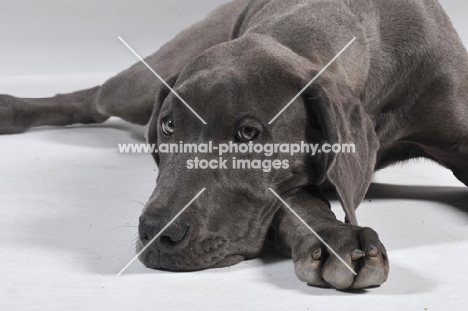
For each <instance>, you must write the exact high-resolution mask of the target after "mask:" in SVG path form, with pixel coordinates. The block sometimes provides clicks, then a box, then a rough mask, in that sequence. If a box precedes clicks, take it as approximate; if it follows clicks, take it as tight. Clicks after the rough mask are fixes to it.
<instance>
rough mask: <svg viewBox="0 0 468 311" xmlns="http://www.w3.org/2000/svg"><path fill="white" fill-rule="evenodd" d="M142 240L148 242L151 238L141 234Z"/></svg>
mask: <svg viewBox="0 0 468 311" xmlns="http://www.w3.org/2000/svg"><path fill="white" fill-rule="evenodd" d="M140 240H142V241H145V242H148V241H149V236H148V235H147V234H146V233H140Z"/></svg>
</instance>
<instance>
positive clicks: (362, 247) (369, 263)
mask: <svg viewBox="0 0 468 311" xmlns="http://www.w3.org/2000/svg"><path fill="white" fill-rule="evenodd" d="M285 201H286V202H287V203H288V205H289V206H290V207H291V208H292V209H294V210H295V211H296V213H297V214H299V216H300V217H301V218H302V219H303V220H304V221H305V222H306V223H307V224H308V225H309V226H310V227H311V228H312V229H313V230H314V231H315V232H316V233H317V234H318V235H319V236H320V237H321V238H322V239H323V240H324V241H325V242H326V243H327V244H328V245H329V246H330V247H331V248H332V249H333V250H334V251H335V252H336V253H337V254H338V255H339V256H340V257H341V258H342V259H343V260H344V261H345V262H346V263H347V264H348V265H349V266H350V267H351V268H352V269H353V270H354V271H355V272H356V273H357V275H356V276H355V275H354V274H353V273H352V272H351V271H350V269H349V268H348V267H346V265H344V264H343V262H341V261H340V260H339V259H338V258H337V257H336V256H335V255H334V254H333V252H332V251H330V250H329V249H328V248H327V246H325V245H324V244H323V243H322V242H321V241H320V240H319V239H318V238H317V237H316V236H315V235H314V234H313V233H312V232H311V231H310V230H309V229H308V228H307V227H306V226H305V225H304V224H303V223H302V222H301V221H300V220H299V219H298V218H297V217H296V216H295V215H294V214H293V213H292V212H291V211H290V210H289V209H288V208H286V207H282V208H281V209H280V210H279V212H278V213H277V215H276V216H275V220H274V222H273V227H274V229H275V233H276V234H275V246H276V249H277V251H278V253H279V254H280V255H283V256H292V259H293V262H294V268H295V272H296V275H297V277H298V278H299V279H300V280H301V281H303V282H306V283H307V284H309V285H314V286H321V287H334V288H337V289H341V290H344V289H362V288H366V287H372V286H378V285H381V284H382V283H384V282H385V281H386V279H387V276H388V271H389V264H388V258H387V253H386V250H385V247H384V246H383V244H382V243H381V242H380V240H379V237H378V235H377V233H376V232H375V231H374V230H372V229H370V228H363V227H359V226H353V225H350V224H345V223H343V222H341V221H339V220H337V219H336V217H335V215H334V214H333V212H332V211H331V209H330V207H329V204H328V202H327V200H326V199H325V197H323V195H321V193H320V191H319V190H318V189H316V188H315V187H310V188H304V189H302V190H301V191H300V192H299V193H297V194H296V195H294V196H293V197H290V198H288V199H286V200H285Z"/></svg>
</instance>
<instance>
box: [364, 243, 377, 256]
mask: <svg viewBox="0 0 468 311" xmlns="http://www.w3.org/2000/svg"><path fill="white" fill-rule="evenodd" d="M367 255H369V256H370V257H377V255H379V249H378V248H377V247H375V246H374V245H372V246H369V248H368V249H367Z"/></svg>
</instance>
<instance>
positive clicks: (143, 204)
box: [132, 200, 146, 207]
mask: <svg viewBox="0 0 468 311" xmlns="http://www.w3.org/2000/svg"><path fill="white" fill-rule="evenodd" d="M132 201H133V202H135V203H139V204H141V205H142V206H143V207H146V204H145V203H142V202H140V201H138V200H132Z"/></svg>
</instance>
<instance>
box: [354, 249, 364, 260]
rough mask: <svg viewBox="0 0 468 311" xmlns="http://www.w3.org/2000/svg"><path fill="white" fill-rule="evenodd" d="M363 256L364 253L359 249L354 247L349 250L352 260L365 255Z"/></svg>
mask: <svg viewBox="0 0 468 311" xmlns="http://www.w3.org/2000/svg"><path fill="white" fill-rule="evenodd" d="M365 256H366V254H365V253H364V252H363V251H361V250H360V249H356V250H354V251H352V252H351V260H352V261H356V260H358V259H360V258H362V257H365Z"/></svg>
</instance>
